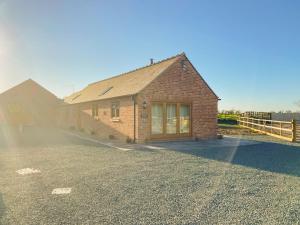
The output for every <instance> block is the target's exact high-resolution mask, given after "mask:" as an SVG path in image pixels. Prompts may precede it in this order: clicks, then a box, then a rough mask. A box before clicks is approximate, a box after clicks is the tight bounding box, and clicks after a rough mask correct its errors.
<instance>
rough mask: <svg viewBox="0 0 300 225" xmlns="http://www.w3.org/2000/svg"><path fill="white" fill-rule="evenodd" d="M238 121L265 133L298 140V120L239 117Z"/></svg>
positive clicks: (288, 139) (242, 124) (293, 140)
mask: <svg viewBox="0 0 300 225" xmlns="http://www.w3.org/2000/svg"><path fill="white" fill-rule="evenodd" d="M238 123H239V125H240V126H242V127H247V128H250V129H252V130H254V131H257V132H260V133H264V134H267V135H270V136H274V137H277V138H280V139H284V140H287V141H292V142H295V141H297V123H296V120H292V121H278V120H266V119H256V118H251V117H239V119H238Z"/></svg>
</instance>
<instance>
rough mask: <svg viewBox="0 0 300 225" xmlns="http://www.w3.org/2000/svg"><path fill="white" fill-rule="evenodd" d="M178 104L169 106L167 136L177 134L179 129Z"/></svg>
mask: <svg viewBox="0 0 300 225" xmlns="http://www.w3.org/2000/svg"><path fill="white" fill-rule="evenodd" d="M176 108H177V106H176V104H167V125H166V129H167V130H166V131H167V134H176V129H177V115H176Z"/></svg>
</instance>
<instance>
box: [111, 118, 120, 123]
mask: <svg viewBox="0 0 300 225" xmlns="http://www.w3.org/2000/svg"><path fill="white" fill-rule="evenodd" d="M111 121H112V122H120V118H118V117H116V118H112V119H111Z"/></svg>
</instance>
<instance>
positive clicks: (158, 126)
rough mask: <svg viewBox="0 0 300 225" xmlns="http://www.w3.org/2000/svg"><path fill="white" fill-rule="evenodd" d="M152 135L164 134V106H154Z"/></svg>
mask: <svg viewBox="0 0 300 225" xmlns="http://www.w3.org/2000/svg"><path fill="white" fill-rule="evenodd" d="M151 111H152V113H151V115H152V126H151V127H152V134H162V133H163V106H162V105H161V104H153V105H152V109H151Z"/></svg>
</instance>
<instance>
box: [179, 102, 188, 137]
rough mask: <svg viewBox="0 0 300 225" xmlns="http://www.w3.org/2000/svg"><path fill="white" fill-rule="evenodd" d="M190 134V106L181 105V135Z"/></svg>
mask: <svg viewBox="0 0 300 225" xmlns="http://www.w3.org/2000/svg"><path fill="white" fill-rule="evenodd" d="M189 132H190V106H189V105H180V133H181V134H185V133H189Z"/></svg>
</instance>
